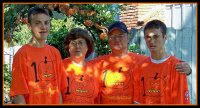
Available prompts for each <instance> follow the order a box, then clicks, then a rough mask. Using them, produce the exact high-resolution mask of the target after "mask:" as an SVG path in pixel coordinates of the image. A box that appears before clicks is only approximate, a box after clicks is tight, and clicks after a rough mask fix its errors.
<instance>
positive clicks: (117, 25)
mask: <svg viewBox="0 0 200 108" xmlns="http://www.w3.org/2000/svg"><path fill="white" fill-rule="evenodd" d="M114 29H120V30H122V31H123V32H125V33H128V30H127V27H126V25H125V24H124V23H123V22H121V21H115V22H114V23H112V24H111V25H110V26H109V27H108V33H110V32H111V31H112V30H114Z"/></svg>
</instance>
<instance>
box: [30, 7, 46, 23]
mask: <svg viewBox="0 0 200 108" xmlns="http://www.w3.org/2000/svg"><path fill="white" fill-rule="evenodd" d="M36 14H45V15H47V16H50V15H49V11H48V10H47V9H43V8H39V7H34V8H32V9H30V11H29V12H28V23H31V20H32V18H31V16H32V15H36Z"/></svg>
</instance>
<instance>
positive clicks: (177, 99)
mask: <svg viewBox="0 0 200 108" xmlns="http://www.w3.org/2000/svg"><path fill="white" fill-rule="evenodd" d="M178 62H179V60H178V59H177V58H175V57H174V56H170V57H169V58H168V59H167V60H166V61H164V62H162V63H153V62H151V59H150V57H149V58H147V59H146V60H144V61H143V62H142V63H141V64H139V65H138V66H137V68H135V69H134V70H133V71H134V72H133V73H134V75H135V85H136V86H135V87H136V88H135V94H140V95H139V96H138V97H136V98H135V99H134V101H138V102H140V103H141V104H189V103H190V98H189V92H188V84H187V78H186V75H185V74H180V73H179V72H177V71H176V68H175V66H176V64H177V63H178Z"/></svg>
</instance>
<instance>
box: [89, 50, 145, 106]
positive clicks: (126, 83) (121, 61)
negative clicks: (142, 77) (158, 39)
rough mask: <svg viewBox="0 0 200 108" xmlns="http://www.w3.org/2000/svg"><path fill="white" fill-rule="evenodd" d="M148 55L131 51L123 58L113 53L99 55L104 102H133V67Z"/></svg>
mask: <svg viewBox="0 0 200 108" xmlns="http://www.w3.org/2000/svg"><path fill="white" fill-rule="evenodd" d="M145 58H146V56H142V55H137V54H135V53H132V52H129V53H128V55H127V56H125V57H123V58H115V57H113V56H112V54H108V55H104V56H101V57H98V58H96V59H94V60H92V61H91V62H96V66H95V67H98V69H99V72H100V82H101V95H100V102H101V103H102V104H132V103H133V102H132V100H133V76H132V73H131V71H130V70H131V69H132V68H134V66H135V64H136V63H138V62H140V61H141V60H144V59H145Z"/></svg>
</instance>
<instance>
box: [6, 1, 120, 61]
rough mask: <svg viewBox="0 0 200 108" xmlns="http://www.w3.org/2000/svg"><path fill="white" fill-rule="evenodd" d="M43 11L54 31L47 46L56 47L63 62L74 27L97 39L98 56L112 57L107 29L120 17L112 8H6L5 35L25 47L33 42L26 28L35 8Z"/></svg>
mask: <svg viewBox="0 0 200 108" xmlns="http://www.w3.org/2000/svg"><path fill="white" fill-rule="evenodd" d="M36 6H38V7H43V8H46V9H48V10H50V13H51V15H52V19H51V20H52V28H51V31H50V36H49V37H48V39H47V43H49V44H50V45H53V46H55V47H56V48H58V49H59V51H60V52H61V55H62V57H63V58H65V57H67V56H68V54H66V52H65V51H64V48H63V40H64V39H63V38H64V37H65V36H66V34H67V33H68V31H69V30H70V29H71V28H74V27H81V28H85V29H87V30H88V31H89V32H90V34H91V35H92V37H93V40H94V43H95V51H96V53H97V54H98V55H103V54H108V53H109V52H110V49H109V47H108V40H107V38H105V37H106V35H105V36H104V38H102V37H101V38H100V36H102V34H103V33H104V34H105V33H106V30H105V29H106V26H108V25H109V24H110V23H111V22H113V21H114V16H115V15H116V14H118V13H119V11H118V12H116V9H117V8H121V5H119V6H118V7H115V8H113V6H112V5H111V4H5V5H4V20H5V21H4V32H5V33H11V34H13V35H14V36H13V39H14V41H15V44H18V45H23V44H25V43H28V42H29V41H30V39H31V34H30V31H28V28H27V27H26V24H27V13H28V10H29V9H30V8H32V7H36Z"/></svg>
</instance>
